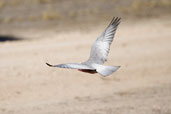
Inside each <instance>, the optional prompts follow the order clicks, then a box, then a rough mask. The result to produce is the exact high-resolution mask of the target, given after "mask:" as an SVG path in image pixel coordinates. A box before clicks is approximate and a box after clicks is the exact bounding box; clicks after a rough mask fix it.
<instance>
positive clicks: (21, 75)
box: [0, 18, 171, 114]
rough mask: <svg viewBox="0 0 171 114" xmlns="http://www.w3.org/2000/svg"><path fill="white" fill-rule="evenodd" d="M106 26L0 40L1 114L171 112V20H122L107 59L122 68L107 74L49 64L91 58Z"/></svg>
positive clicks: (158, 113) (162, 113) (21, 33)
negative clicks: (134, 21) (92, 49)
mask: <svg viewBox="0 0 171 114" xmlns="http://www.w3.org/2000/svg"><path fill="white" fill-rule="evenodd" d="M105 27H106V24H105V25H100V26H99V27H98V29H95V30H94V31H93V27H92V28H91V30H87V31H81V30H73V31H68V32H65V31H64V32H60V33H58V32H56V31H55V30H47V31H46V32H45V31H41V30H35V31H24V30H23V31H18V32H16V34H15V35H16V36H21V37H26V36H29V37H28V39H27V37H26V38H25V39H24V40H21V41H13V42H12V41H6V42H0V63H1V64H0V114H89V113H91V114H114V113H115V114H137V113H138V114H147V113H148V114H170V113H171V107H170V105H171V91H170V89H171V60H170V58H171V53H170V52H171V43H170V42H171V32H170V29H171V22H170V20H167V19H164V18H161V19H160V18H159V19H149V20H148V19H146V20H143V21H139V22H136V23H133V22H130V21H129V22H126V21H125V20H123V21H122V23H121V25H120V26H119V28H118V30H117V33H116V36H115V40H114V42H113V44H112V46H111V50H110V54H109V56H108V61H107V63H106V64H108V65H121V68H120V69H119V70H118V71H117V72H116V73H114V74H112V75H111V76H109V77H107V78H103V77H101V76H100V75H98V74H95V75H91V74H86V73H82V72H78V71H77V70H66V69H56V68H50V67H47V66H46V65H45V62H49V63H53V64H55V63H56V64H58V63H67V62H82V61H84V60H86V59H87V58H88V56H89V52H90V46H91V44H92V43H93V42H94V41H95V39H96V37H98V36H99V35H100V34H101V33H102V31H103V30H104V28H105ZM16 31H17V30H16Z"/></svg>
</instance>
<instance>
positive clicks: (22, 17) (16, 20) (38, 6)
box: [0, 0, 171, 26]
mask: <svg viewBox="0 0 171 114" xmlns="http://www.w3.org/2000/svg"><path fill="white" fill-rule="evenodd" d="M170 11H171V1H170V0H150V1H149V0H126V1H125V0H93V1H90V0H85V1H80V0H72V1H64V0H0V13H1V15H0V24H1V25H2V24H4V23H5V25H8V24H10V26H11V25H12V24H14V25H15V24H16V25H17V26H19V25H25V26H30V25H35V24H36V25H37V26H39V25H42V24H45V23H47V24H46V25H51V26H54V23H55V24H60V23H62V24H63V25H64V22H66V21H67V22H70V23H73V22H75V21H76V22H77V23H78V21H80V22H86V21H88V22H89V21H96V20H97V19H98V20H99V21H104V20H106V19H109V18H111V17H112V16H113V15H117V16H121V17H124V18H129V17H146V16H148V17H153V16H161V15H164V14H170Z"/></svg>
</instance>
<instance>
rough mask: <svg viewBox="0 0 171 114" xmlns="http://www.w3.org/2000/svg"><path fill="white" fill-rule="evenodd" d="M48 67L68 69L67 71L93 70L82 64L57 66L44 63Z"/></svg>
mask: <svg viewBox="0 0 171 114" xmlns="http://www.w3.org/2000/svg"><path fill="white" fill-rule="evenodd" d="M46 64H47V65H48V66H50V67H59V68H69V69H88V70H95V69H93V68H92V67H89V66H87V65H84V64H79V63H67V64H59V65H51V64H49V63H46Z"/></svg>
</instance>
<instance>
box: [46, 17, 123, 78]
mask: <svg viewBox="0 0 171 114" xmlns="http://www.w3.org/2000/svg"><path fill="white" fill-rule="evenodd" d="M119 23H120V18H118V17H117V18H113V19H112V21H111V22H110V24H109V26H108V27H107V28H106V29H105V31H104V32H103V33H102V34H101V35H100V36H99V37H98V38H97V39H96V41H95V42H94V43H93V45H92V47H91V52H90V57H89V59H88V60H87V61H85V62H83V63H68V64H59V65H50V64H48V63H46V64H47V65H48V66H50V67H60V68H71V69H78V70H79V71H82V72H86V73H91V74H94V73H99V74H101V75H102V76H108V75H110V74H112V73H113V72H115V71H116V70H117V69H118V68H119V67H120V66H104V65H103V64H104V62H105V61H107V56H108V53H109V50H110V45H111V43H112V41H113V38H114V35H115V32H116V29H117V27H118V25H119Z"/></svg>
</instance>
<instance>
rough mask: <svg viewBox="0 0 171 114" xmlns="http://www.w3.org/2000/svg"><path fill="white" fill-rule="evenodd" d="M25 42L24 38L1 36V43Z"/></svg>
mask: <svg viewBox="0 0 171 114" xmlns="http://www.w3.org/2000/svg"><path fill="white" fill-rule="evenodd" d="M20 40H23V39H22V38H18V37H15V36H10V35H0V42H6V41H20Z"/></svg>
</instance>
